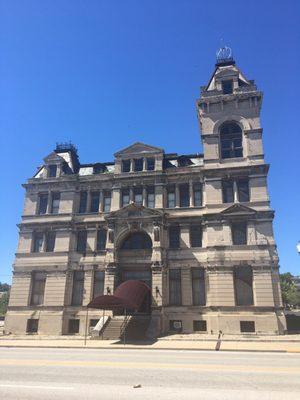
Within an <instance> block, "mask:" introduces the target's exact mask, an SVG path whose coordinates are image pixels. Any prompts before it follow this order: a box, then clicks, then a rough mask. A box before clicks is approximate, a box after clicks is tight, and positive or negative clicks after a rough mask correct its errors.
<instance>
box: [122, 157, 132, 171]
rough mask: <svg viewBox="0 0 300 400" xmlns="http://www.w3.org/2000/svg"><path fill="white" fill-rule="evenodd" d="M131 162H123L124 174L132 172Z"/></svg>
mask: <svg viewBox="0 0 300 400" xmlns="http://www.w3.org/2000/svg"><path fill="white" fill-rule="evenodd" d="M130 164H131V163H130V160H123V161H122V172H130Z"/></svg>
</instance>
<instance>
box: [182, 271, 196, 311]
mask: <svg viewBox="0 0 300 400" xmlns="http://www.w3.org/2000/svg"><path fill="white" fill-rule="evenodd" d="M181 296H182V305H183V306H190V305H192V303H193V299H192V279H191V269H190V268H182V269H181Z"/></svg>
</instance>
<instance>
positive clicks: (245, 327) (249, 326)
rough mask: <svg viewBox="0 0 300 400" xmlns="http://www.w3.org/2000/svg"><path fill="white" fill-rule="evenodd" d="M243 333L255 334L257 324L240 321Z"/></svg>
mask: <svg viewBox="0 0 300 400" xmlns="http://www.w3.org/2000/svg"><path fill="white" fill-rule="evenodd" d="M240 328H241V333H246V332H248V333H250V332H251V333H253V332H255V322H254V321H240Z"/></svg>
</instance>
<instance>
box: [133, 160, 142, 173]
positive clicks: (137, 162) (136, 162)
mask: <svg viewBox="0 0 300 400" xmlns="http://www.w3.org/2000/svg"><path fill="white" fill-rule="evenodd" d="M134 170H135V171H143V159H142V158H138V159H136V160H134Z"/></svg>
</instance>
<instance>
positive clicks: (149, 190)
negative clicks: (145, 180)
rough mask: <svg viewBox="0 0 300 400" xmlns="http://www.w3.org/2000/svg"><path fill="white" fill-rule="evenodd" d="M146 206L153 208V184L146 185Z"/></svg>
mask: <svg viewBox="0 0 300 400" xmlns="http://www.w3.org/2000/svg"><path fill="white" fill-rule="evenodd" d="M147 207H149V208H155V189H154V186H148V187H147Z"/></svg>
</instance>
